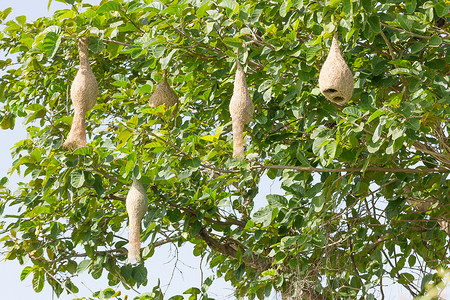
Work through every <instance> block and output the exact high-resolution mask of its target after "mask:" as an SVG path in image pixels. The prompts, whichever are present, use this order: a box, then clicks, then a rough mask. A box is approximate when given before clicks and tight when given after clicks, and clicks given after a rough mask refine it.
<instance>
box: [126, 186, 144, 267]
mask: <svg viewBox="0 0 450 300" xmlns="http://www.w3.org/2000/svg"><path fill="white" fill-rule="evenodd" d="M125 207H126V209H127V214H128V219H129V225H128V227H129V237H128V241H129V244H128V263H131V264H134V263H138V262H140V261H141V220H142V218H143V217H144V215H145V213H146V211H147V207H148V203H147V194H146V193H145V188H144V186H143V185H142V183H141V182H140V181H139V180H137V179H134V180H133V184H132V185H131V187H130V190H129V191H128V194H127V198H126V202H125Z"/></svg>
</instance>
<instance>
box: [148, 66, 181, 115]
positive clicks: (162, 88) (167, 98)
mask: <svg viewBox="0 0 450 300" xmlns="http://www.w3.org/2000/svg"><path fill="white" fill-rule="evenodd" d="M177 103H178V96H177V94H175V92H174V91H173V90H172V88H171V87H170V85H169V83H167V73H166V71H164V74H163V77H162V79H161V83H160V84H159V85H158V87H157V88H156V90H155V91H154V92H153V94H152V96H151V97H150V99H149V100H148V105H150V106H151V107H158V106H160V105H162V104H165V105H166V107H167V108H169V107H171V106H173V105H175V104H177Z"/></svg>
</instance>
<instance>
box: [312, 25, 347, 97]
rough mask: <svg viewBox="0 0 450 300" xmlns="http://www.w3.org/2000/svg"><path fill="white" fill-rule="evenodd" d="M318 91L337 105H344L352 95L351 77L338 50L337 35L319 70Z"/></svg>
mask: <svg viewBox="0 0 450 300" xmlns="http://www.w3.org/2000/svg"><path fill="white" fill-rule="evenodd" d="M319 89H320V92H321V93H322V94H323V95H324V96H325V98H327V99H328V100H330V101H331V102H334V103H337V104H344V103H346V102H347V101H348V100H350V98H351V97H352V95H353V75H352V72H351V71H350V68H349V67H348V66H347V64H346V63H345V60H344V58H343V57H342V54H341V51H340V50H339V45H338V39H337V33H335V34H334V36H333V41H332V43H331V47H330V52H329V53H328V57H327V59H326V60H325V62H324V64H323V66H322V68H321V69H320V73H319Z"/></svg>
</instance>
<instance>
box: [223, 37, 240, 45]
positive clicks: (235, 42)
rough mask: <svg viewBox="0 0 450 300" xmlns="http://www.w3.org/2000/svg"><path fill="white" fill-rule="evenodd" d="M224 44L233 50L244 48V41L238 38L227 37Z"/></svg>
mask: <svg viewBox="0 0 450 300" xmlns="http://www.w3.org/2000/svg"><path fill="white" fill-rule="evenodd" d="M223 42H224V43H225V45H227V46H230V47H233V48H239V47H241V46H242V39H240V38H236V37H226V38H224V39H223Z"/></svg>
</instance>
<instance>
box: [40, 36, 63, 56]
mask: <svg viewBox="0 0 450 300" xmlns="http://www.w3.org/2000/svg"><path fill="white" fill-rule="evenodd" d="M60 44H61V35H60V34H57V33H56V32H49V33H47V35H46V36H45V38H44V41H43V42H42V48H43V50H44V53H45V55H47V56H49V57H50V58H52V57H53V56H55V54H56V52H57V51H58V48H59V45H60Z"/></svg>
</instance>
